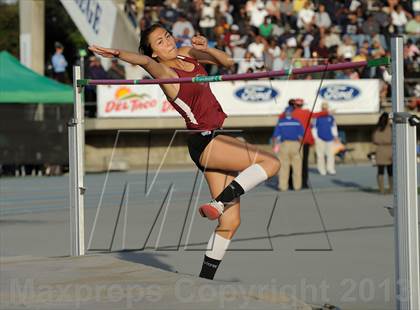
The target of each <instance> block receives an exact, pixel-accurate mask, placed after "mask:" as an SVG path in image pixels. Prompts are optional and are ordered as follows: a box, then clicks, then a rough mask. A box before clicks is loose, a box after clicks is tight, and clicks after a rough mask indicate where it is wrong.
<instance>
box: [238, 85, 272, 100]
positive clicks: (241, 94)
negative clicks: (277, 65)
mask: <svg viewBox="0 0 420 310" xmlns="http://www.w3.org/2000/svg"><path fill="white" fill-rule="evenodd" d="M278 94H279V93H278V91H276V90H275V89H274V88H271V87H266V86H259V85H247V86H245V87H241V88H239V89H238V90H237V91H236V92H235V95H236V97H238V98H239V99H241V100H243V101H248V102H262V101H269V100H271V99H273V98H275V97H277V96H278Z"/></svg>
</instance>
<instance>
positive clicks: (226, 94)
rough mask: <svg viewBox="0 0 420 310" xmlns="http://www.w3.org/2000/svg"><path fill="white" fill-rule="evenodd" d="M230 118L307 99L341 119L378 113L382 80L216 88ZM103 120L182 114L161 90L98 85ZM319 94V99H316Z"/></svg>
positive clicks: (243, 83) (261, 82) (278, 110)
mask: <svg viewBox="0 0 420 310" xmlns="http://www.w3.org/2000/svg"><path fill="white" fill-rule="evenodd" d="M211 88H212V91H213V93H214V95H215V96H216V98H217V99H218V100H219V102H220V104H221V105H222V107H223V110H224V111H225V112H226V114H228V115H232V116H233V115H235V116H236V115H238V116H239V115H276V114H279V113H281V112H283V111H284V109H285V108H286V107H287V103H288V101H289V99H291V98H302V99H303V100H304V102H305V105H304V108H308V109H312V106H313V104H314V103H315V100H316V104H315V109H314V110H315V111H319V110H320V109H321V104H322V102H328V103H329V105H330V109H331V110H332V111H334V113H336V114H354V113H375V112H378V111H379V105H380V104H379V88H380V81H379V80H375V79H369V80H367V79H364V80H323V81H321V80H305V81H296V80H290V81H289V80H287V81H286V80H283V81H278V80H277V81H276V80H274V81H269V80H258V81H235V82H218V83H212V84H211ZM97 94H98V97H97V104H98V105H97V106H98V110H97V111H98V113H97V115H98V117H166V116H168V117H173V116H178V113H177V112H176V111H175V109H174V108H173V107H172V106H171V104H170V103H169V101H168V100H167V99H166V97H165V96H164V94H163V92H162V91H161V89H160V88H159V86H157V85H112V86H108V85H100V86H97ZM317 94H318V96H317Z"/></svg>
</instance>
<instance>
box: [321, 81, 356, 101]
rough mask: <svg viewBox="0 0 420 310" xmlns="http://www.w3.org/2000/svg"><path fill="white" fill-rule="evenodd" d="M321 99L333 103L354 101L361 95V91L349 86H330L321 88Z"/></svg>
mask: <svg viewBox="0 0 420 310" xmlns="http://www.w3.org/2000/svg"><path fill="white" fill-rule="evenodd" d="M320 94H321V97H322V98H324V99H326V100H332V101H347V100H352V99H354V98H356V97H357V96H359V95H360V89H359V88H357V87H354V86H349V85H342V84H339V85H329V86H325V87H323V88H321V91H320Z"/></svg>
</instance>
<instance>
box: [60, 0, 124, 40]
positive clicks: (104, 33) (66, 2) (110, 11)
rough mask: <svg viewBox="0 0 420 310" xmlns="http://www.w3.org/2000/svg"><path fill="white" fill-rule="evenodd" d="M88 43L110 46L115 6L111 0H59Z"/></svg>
mask: <svg viewBox="0 0 420 310" xmlns="http://www.w3.org/2000/svg"><path fill="white" fill-rule="evenodd" d="M60 1H61V4H62V5H63V6H64V8H65V9H66V11H67V13H68V14H69V15H70V17H71V18H72V20H73V21H74V23H75V24H76V26H77V28H78V29H79V31H80V32H81V33H82V35H83V37H84V38H85V39H86V41H87V43H88V44H96V45H100V46H111V45H112V38H113V35H114V28H115V21H116V18H117V7H116V5H115V3H114V2H113V1H112V0H60Z"/></svg>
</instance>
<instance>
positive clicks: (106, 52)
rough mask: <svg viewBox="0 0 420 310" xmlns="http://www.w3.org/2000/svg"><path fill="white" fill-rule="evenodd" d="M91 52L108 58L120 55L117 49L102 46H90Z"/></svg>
mask: <svg viewBox="0 0 420 310" xmlns="http://www.w3.org/2000/svg"><path fill="white" fill-rule="evenodd" d="M89 50H90V51H91V52H93V53H95V54H98V55H100V56H102V57H106V58H113V57H118V56H119V55H120V51H119V50H117V49H113V48H106V47H101V46H96V45H91V46H89Z"/></svg>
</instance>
